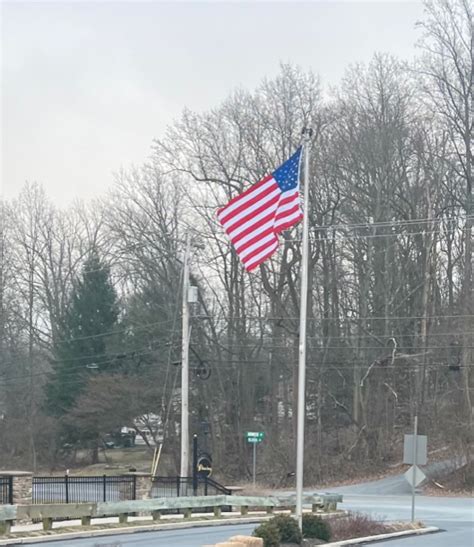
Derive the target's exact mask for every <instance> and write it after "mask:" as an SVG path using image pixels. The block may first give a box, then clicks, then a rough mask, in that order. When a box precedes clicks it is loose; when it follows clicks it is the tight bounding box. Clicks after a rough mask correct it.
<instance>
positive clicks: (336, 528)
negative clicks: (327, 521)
mask: <svg viewBox="0 0 474 547" xmlns="http://www.w3.org/2000/svg"><path fill="white" fill-rule="evenodd" d="M387 531H388V526H386V525H385V524H383V523H382V522H380V521H379V520H375V519H372V518H371V517H370V516H369V515H362V514H361V513H349V514H348V515H347V516H346V517H341V518H338V519H335V520H334V521H333V522H332V523H331V538H332V540H333V541H342V540H344V539H353V538H360V537H365V536H375V535H377V534H384V533H385V532H387Z"/></svg>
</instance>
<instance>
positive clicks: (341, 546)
mask: <svg viewBox="0 0 474 547" xmlns="http://www.w3.org/2000/svg"><path fill="white" fill-rule="evenodd" d="M269 518H271V515H269V516H266V515H261V516H255V517H244V518H242V517H239V518H230V519H224V520H207V521H205V520H202V521H195V522H192V521H191V522H170V523H161V524H145V525H138V526H130V527H126V528H107V529H102V530H84V531H77V532H65V533H63V534H61V533H58V534H54V535H53V534H51V535H47V536H36V537H23V538H11V539H2V540H0V546H10V545H31V544H35V543H36V544H38V543H44V542H54V541H64V540H68V539H70V540H74V539H86V538H91V537H106V536H116V535H117V536H119V535H127V534H136V533H142V532H160V531H165V530H180V529H181V530H183V529H187V528H203V527H216V526H226V525H231V524H257V523H259V522H262V521H264V520H268V519H269ZM435 532H439V528H436V526H429V527H427V528H420V529H417V530H403V531H401V532H391V533H389V534H379V535H376V536H367V537H362V538H356V539H346V540H343V541H337V542H332V543H326V544H325V546H324V547H348V546H350V545H359V544H361V543H372V542H375V541H383V540H386V539H394V538H397V537H404V536H415V535H423V534H433V533H435Z"/></svg>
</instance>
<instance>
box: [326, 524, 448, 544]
mask: <svg viewBox="0 0 474 547" xmlns="http://www.w3.org/2000/svg"><path fill="white" fill-rule="evenodd" d="M439 531H440V529H439V528H437V527H436V526H427V527H426V528H418V529H417V530H403V531H401V532H390V533H389V534H378V535H376V536H366V537H362V538H355V539H345V540H343V541H335V542H332V543H325V544H324V547H348V546H350V545H359V544H361V543H373V542H374V541H384V540H386V539H395V538H398V537H406V536H421V535H424V534H434V533H436V532H439Z"/></svg>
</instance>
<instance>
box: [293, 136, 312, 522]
mask: <svg viewBox="0 0 474 547" xmlns="http://www.w3.org/2000/svg"><path fill="white" fill-rule="evenodd" d="M312 134H313V131H312V129H306V128H305V129H303V136H304V140H305V142H304V146H303V153H304V194H303V243H302V245H303V249H302V261H301V295H300V298H301V301H300V330H299V352H298V414H297V419H298V421H297V433H296V518H297V519H298V524H299V526H300V529H302V526H303V465H304V425H305V417H306V403H305V390H306V316H307V306H308V265H309V256H308V255H309V246H308V241H309V237H308V231H309V218H308V216H309V215H308V211H309V147H310V142H311V137H312Z"/></svg>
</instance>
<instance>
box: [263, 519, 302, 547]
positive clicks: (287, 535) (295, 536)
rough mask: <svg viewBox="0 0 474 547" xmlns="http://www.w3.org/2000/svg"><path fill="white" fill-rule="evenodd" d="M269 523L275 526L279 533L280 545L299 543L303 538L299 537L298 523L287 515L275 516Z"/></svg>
mask: <svg viewBox="0 0 474 547" xmlns="http://www.w3.org/2000/svg"><path fill="white" fill-rule="evenodd" d="M270 522H271V523H272V524H275V526H276V527H277V528H278V530H279V532H280V541H281V543H297V544H298V545H299V544H300V543H301V540H302V539H303V536H302V535H301V530H300V527H299V526H298V522H297V521H296V520H295V519H294V518H293V517H290V516H289V515H277V516H276V517H273V518H272V519H271V520H270Z"/></svg>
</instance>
